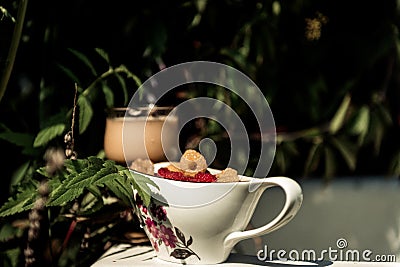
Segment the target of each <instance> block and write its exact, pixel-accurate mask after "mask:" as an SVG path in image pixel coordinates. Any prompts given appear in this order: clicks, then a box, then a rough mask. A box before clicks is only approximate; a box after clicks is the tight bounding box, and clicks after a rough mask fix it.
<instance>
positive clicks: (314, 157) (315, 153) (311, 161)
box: [304, 141, 322, 175]
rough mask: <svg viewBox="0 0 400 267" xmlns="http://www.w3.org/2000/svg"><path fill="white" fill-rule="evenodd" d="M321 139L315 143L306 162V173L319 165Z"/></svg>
mask: <svg viewBox="0 0 400 267" xmlns="http://www.w3.org/2000/svg"><path fill="white" fill-rule="evenodd" d="M321 144H322V143H321V141H317V142H315V143H313V145H312V146H311V148H310V151H309V152H308V156H307V159H306V162H305V167H304V175H309V174H310V173H311V172H313V171H314V170H315V169H316V168H317V167H318V164H319V162H320V159H321Z"/></svg>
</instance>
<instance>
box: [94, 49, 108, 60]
mask: <svg viewBox="0 0 400 267" xmlns="http://www.w3.org/2000/svg"><path fill="white" fill-rule="evenodd" d="M94 50H95V51H96V53H97V54H99V55H100V56H101V57H102V58H103V59H104V60H105V61H106V62H107V64H110V57H109V56H108V53H107V52H106V51H104V50H103V49H101V48H95V49H94Z"/></svg>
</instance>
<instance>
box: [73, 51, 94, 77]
mask: <svg viewBox="0 0 400 267" xmlns="http://www.w3.org/2000/svg"><path fill="white" fill-rule="evenodd" d="M68 50H69V51H71V52H72V54H74V55H75V56H76V57H77V58H78V59H79V60H80V61H82V62H83V63H84V64H85V65H86V66H87V67H88V68H89V69H90V71H91V72H92V74H93V75H94V76H97V71H96V69H95V68H94V66H93V64H92V62H91V61H90V60H89V58H88V57H87V56H86V55H85V54H83V53H81V52H79V51H77V50H75V49H72V48H69V49H68Z"/></svg>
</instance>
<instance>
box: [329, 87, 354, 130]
mask: <svg viewBox="0 0 400 267" xmlns="http://www.w3.org/2000/svg"><path fill="white" fill-rule="evenodd" d="M350 101H351V97H350V95H348V94H347V95H345V96H344V98H343V101H342V103H341V104H340V106H339V109H338V110H337V111H336V114H335V116H334V117H333V119H332V120H331V122H330V125H329V132H330V133H331V134H335V133H336V132H337V131H338V130H339V129H340V128H342V126H343V124H344V120H345V118H346V113H347V109H348V108H349V105H350Z"/></svg>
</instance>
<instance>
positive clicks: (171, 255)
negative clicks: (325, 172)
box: [132, 163, 303, 264]
mask: <svg viewBox="0 0 400 267" xmlns="http://www.w3.org/2000/svg"><path fill="white" fill-rule="evenodd" d="M168 164H169V163H157V164H155V172H157V170H158V169H159V168H161V167H165V166H167V165H168ZM209 171H210V172H211V173H213V174H215V173H217V172H219V171H217V170H214V169H209ZM132 172H133V173H134V174H135V173H137V172H135V171H132ZM141 175H145V174H141ZM145 176H147V177H148V178H150V179H151V180H152V181H153V182H154V183H155V184H156V185H157V186H158V187H159V190H158V189H156V188H154V187H151V191H152V192H151V195H152V201H151V204H150V205H149V207H145V206H144V205H143V202H142V201H141V199H140V198H139V197H138V196H137V195H136V196H135V203H136V205H137V208H136V211H137V215H138V217H139V218H140V221H141V223H142V225H143V227H144V230H145V232H146V234H147V236H148V237H149V239H150V241H151V243H152V245H153V248H154V250H155V252H156V256H157V257H158V258H159V259H161V260H165V261H169V262H175V263H183V264H216V263H221V262H224V261H225V260H226V259H227V258H228V256H229V254H230V253H231V251H232V248H233V247H234V245H235V244H237V243H238V242H239V241H241V240H244V239H248V238H252V237H257V236H261V235H264V234H267V233H270V232H272V231H275V230H277V229H278V228H280V227H282V226H284V225H285V224H286V223H288V222H289V221H290V220H291V219H292V218H293V217H294V216H295V215H296V213H297V211H298V210H299V209H300V206H301V203H302V199H303V195H302V190H301V187H300V186H299V184H298V183H297V182H295V181H294V180H292V179H290V178H286V177H271V178H263V179H258V178H249V177H245V176H239V178H240V182H235V183H190V182H181V181H174V180H168V179H164V178H159V177H156V176H152V175H145ZM275 186H279V187H281V188H282V189H283V191H284V192H285V194H286V200H285V204H284V206H283V208H282V210H281V212H280V213H279V214H278V215H277V216H276V217H275V218H274V219H273V220H271V221H270V222H268V223H266V224H265V225H263V226H261V227H258V228H256V229H251V230H245V229H246V226H247V225H248V223H249V222H250V220H251V218H252V216H253V213H254V210H255V208H256V206H257V203H258V201H259V199H260V196H261V195H262V193H263V192H264V191H265V189H267V188H270V187H275Z"/></svg>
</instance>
